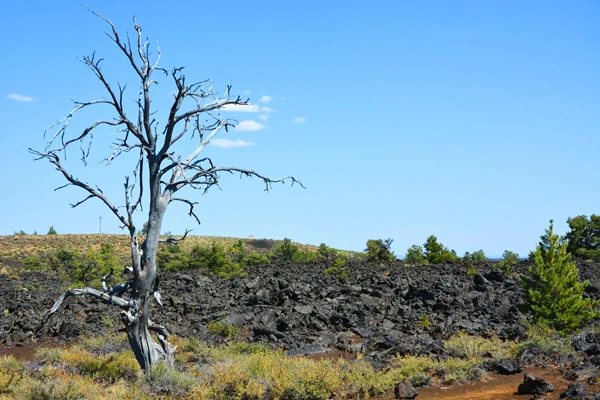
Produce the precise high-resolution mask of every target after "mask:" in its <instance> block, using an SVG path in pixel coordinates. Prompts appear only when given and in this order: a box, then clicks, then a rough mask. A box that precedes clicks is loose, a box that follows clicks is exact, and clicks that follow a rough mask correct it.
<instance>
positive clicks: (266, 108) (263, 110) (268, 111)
mask: <svg viewBox="0 0 600 400" xmlns="http://www.w3.org/2000/svg"><path fill="white" fill-rule="evenodd" d="M260 111H262V112H265V113H274V112H275V111H277V110H274V109H272V108H271V107H261V108H260Z"/></svg>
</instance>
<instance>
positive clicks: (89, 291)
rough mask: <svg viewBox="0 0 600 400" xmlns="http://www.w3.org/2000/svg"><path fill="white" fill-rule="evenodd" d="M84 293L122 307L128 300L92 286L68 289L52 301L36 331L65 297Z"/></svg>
mask: <svg viewBox="0 0 600 400" xmlns="http://www.w3.org/2000/svg"><path fill="white" fill-rule="evenodd" d="M86 295H89V296H92V297H96V298H97V299H100V300H102V301H104V302H106V303H108V304H112V305H115V306H119V307H121V308H123V309H127V305H128V302H127V301H126V300H123V299H122V298H120V297H116V296H112V295H110V294H107V293H104V292H101V291H99V290H96V289H92V288H83V289H68V290H66V291H65V292H64V293H63V294H62V295H60V297H59V298H58V299H57V300H56V302H54V305H53V306H52V308H51V309H50V311H48V312H47V313H46V315H44V318H43V319H42V322H41V324H40V326H39V328H38V329H37V332H38V333H39V332H40V331H41V330H42V328H43V327H44V326H45V325H46V323H47V322H48V320H49V319H50V317H52V315H54V313H55V312H56V311H58V309H59V308H60V306H61V305H62V304H63V302H64V301H65V299H66V298H68V297H71V296H86Z"/></svg>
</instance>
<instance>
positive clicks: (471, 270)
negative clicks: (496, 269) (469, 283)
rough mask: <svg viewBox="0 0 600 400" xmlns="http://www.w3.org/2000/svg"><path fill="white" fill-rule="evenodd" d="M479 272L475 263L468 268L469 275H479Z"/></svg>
mask: <svg viewBox="0 0 600 400" xmlns="http://www.w3.org/2000/svg"><path fill="white" fill-rule="evenodd" d="M478 273H479V272H477V269H476V268H475V266H474V265H473V264H471V266H470V267H469V269H468V270H467V276H469V277H471V276H475V275H477V274H478Z"/></svg>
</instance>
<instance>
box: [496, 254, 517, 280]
mask: <svg viewBox="0 0 600 400" xmlns="http://www.w3.org/2000/svg"><path fill="white" fill-rule="evenodd" d="M518 262H519V254H517V253H513V252H512V251H510V250H504V253H502V259H501V260H500V261H498V262H497V263H496V267H497V268H499V269H501V270H502V271H504V274H505V275H506V276H510V274H511V271H512V267H514V266H515V265H516V264H517V263H518Z"/></svg>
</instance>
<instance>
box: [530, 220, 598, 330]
mask: <svg viewBox="0 0 600 400" xmlns="http://www.w3.org/2000/svg"><path fill="white" fill-rule="evenodd" d="M553 227H554V224H553V221H552V220H550V228H549V229H546V233H545V234H544V235H543V236H542V241H541V242H540V244H539V245H538V246H537V249H536V252H535V268H534V267H531V268H530V269H529V273H530V276H524V277H523V280H522V284H523V287H524V288H525V290H526V292H527V300H528V306H529V309H530V310H531V313H532V314H533V316H534V318H535V320H536V321H538V322H540V323H542V324H546V325H548V326H552V327H555V328H556V329H558V330H559V331H561V332H563V333H566V332H570V331H573V330H574V329H577V328H579V327H580V326H582V325H583V324H584V323H585V322H586V321H588V320H589V319H592V318H597V317H598V316H599V315H600V313H599V312H598V311H597V307H598V304H599V303H598V302H597V301H593V300H591V299H589V298H583V292H584V291H585V288H586V287H587V285H588V282H587V281H585V282H579V270H578V269H577V266H576V265H575V263H574V262H573V261H571V255H570V254H568V253H567V245H566V244H565V243H561V241H560V239H559V237H558V235H556V234H554V232H553Z"/></svg>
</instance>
